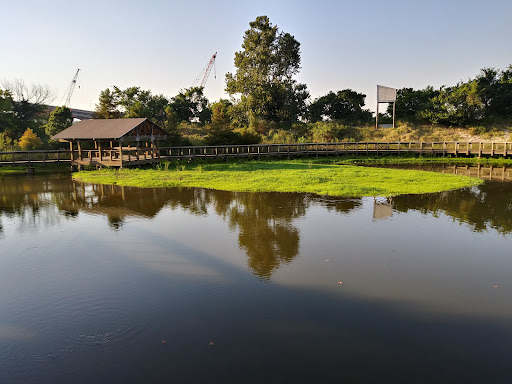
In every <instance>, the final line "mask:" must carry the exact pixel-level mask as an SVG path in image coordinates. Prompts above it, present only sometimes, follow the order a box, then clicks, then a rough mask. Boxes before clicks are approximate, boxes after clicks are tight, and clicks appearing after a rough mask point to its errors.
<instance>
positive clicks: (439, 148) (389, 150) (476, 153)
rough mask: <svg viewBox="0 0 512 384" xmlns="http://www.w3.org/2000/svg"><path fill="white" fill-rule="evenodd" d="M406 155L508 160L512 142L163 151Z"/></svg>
mask: <svg viewBox="0 0 512 384" xmlns="http://www.w3.org/2000/svg"><path fill="white" fill-rule="evenodd" d="M407 153H411V154H418V155H437V156H446V155H454V156H459V155H464V156H472V157H482V156H485V157H507V156H511V155H512V142H460V141H451V142H449V141H440V142H421V141H411V142H353V143H345V142H342V143H305V144H299V143H295V144H254V145H219V146H195V147H162V148H160V156H161V158H163V159H173V160H174V159H208V158H215V159H230V158H261V157H302V156H306V157H307V156H339V155H390V154H394V155H400V154H407Z"/></svg>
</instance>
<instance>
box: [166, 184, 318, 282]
mask: <svg viewBox="0 0 512 384" xmlns="http://www.w3.org/2000/svg"><path fill="white" fill-rule="evenodd" d="M169 197H170V200H169V205H170V206H171V207H172V208H173V209H174V208H177V207H181V208H182V209H186V210H188V211H190V212H192V213H194V214H196V215H206V214H208V209H209V208H210V207H212V208H213V210H214V212H215V213H216V214H217V215H219V216H220V217H222V218H223V219H224V220H226V221H227V222H228V224H229V226H230V228H231V229H238V230H239V236H238V244H239V246H240V248H242V249H244V250H245V252H246V254H247V257H248V264H249V267H250V268H251V270H252V271H253V272H254V273H255V274H256V275H258V276H259V277H261V278H263V279H268V278H270V276H271V274H272V272H273V271H274V270H275V269H277V268H278V267H279V265H281V264H282V263H289V262H290V261H291V260H293V258H294V257H296V256H297V254H298V252H299V231H298V230H297V228H295V227H294V226H293V225H292V224H291V222H292V220H293V219H295V218H297V217H300V216H303V215H304V214H305V213H306V209H307V207H308V204H309V199H308V197H307V196H306V195H302V194H284V193H236V192H225V191H213V190H207V189H186V188H181V189H173V190H172V192H171V193H170V194H169Z"/></svg>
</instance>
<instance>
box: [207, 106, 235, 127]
mask: <svg viewBox="0 0 512 384" xmlns="http://www.w3.org/2000/svg"><path fill="white" fill-rule="evenodd" d="M232 105H233V104H232V103H231V102H230V101H229V100H226V99H220V100H219V101H217V102H215V103H213V104H212V105H211V108H210V109H211V111H212V116H211V120H212V122H211V124H210V126H211V127H212V128H213V129H226V128H229V127H230V125H231V118H230V108H231V107H232Z"/></svg>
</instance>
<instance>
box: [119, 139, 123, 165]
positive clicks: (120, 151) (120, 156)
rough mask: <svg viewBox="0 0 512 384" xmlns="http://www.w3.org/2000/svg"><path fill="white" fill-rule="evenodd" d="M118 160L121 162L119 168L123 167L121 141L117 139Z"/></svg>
mask: <svg viewBox="0 0 512 384" xmlns="http://www.w3.org/2000/svg"><path fill="white" fill-rule="evenodd" d="M119 161H120V162H121V166H120V168H123V141H122V140H119Z"/></svg>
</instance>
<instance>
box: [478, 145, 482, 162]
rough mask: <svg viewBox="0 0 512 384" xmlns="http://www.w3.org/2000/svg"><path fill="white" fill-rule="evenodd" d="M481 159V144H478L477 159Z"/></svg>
mask: <svg viewBox="0 0 512 384" xmlns="http://www.w3.org/2000/svg"><path fill="white" fill-rule="evenodd" d="M481 157H482V142H481V141H479V142H478V158H479V159H480V158H481Z"/></svg>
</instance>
